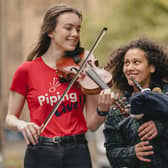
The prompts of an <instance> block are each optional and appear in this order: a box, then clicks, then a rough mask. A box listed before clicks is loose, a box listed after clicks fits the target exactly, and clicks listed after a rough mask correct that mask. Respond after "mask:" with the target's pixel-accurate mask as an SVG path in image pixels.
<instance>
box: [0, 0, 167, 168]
mask: <svg viewBox="0 0 168 168" xmlns="http://www.w3.org/2000/svg"><path fill="white" fill-rule="evenodd" d="M56 3H67V4H70V5H72V6H74V7H76V8H78V9H79V10H81V12H82V13H83V23H82V30H81V42H82V45H83V46H84V47H85V48H87V49H88V50H89V49H90V48H91V46H92V44H93V43H94V41H95V39H96V37H97V35H98V33H99V32H100V31H101V29H102V28H103V27H107V28H108V31H107V33H106V35H105V36H104V37H103V39H102V41H101V42H100V44H99V46H98V47H97V49H96V50H95V53H94V55H95V57H97V59H98V60H99V63H100V66H103V65H104V64H105V63H106V61H107V59H108V55H109V53H110V52H111V51H112V50H113V49H114V48H116V47H119V46H120V45H122V44H124V43H126V42H128V41H129V40H132V39H136V38H138V37H140V36H147V37H150V38H152V39H154V40H157V41H160V42H162V43H164V44H165V45H167V44H168V28H167V27H168V23H167V17H168V1H167V0H141V1H139V0H127V1H123V0H104V1H102V0H47V1H46V0H0V109H1V111H0V114H1V115H0V168H21V167H23V157H24V156H23V155H24V150H25V145H26V144H25V142H24V141H23V138H22V136H21V134H19V133H18V134H16V133H12V132H10V131H9V130H6V128H5V125H4V119H5V115H6V112H7V105H8V90H9V87H10V83H11V80H12V76H13V74H14V72H15V70H16V68H17V67H18V66H19V65H20V64H21V63H22V62H23V61H24V60H25V57H26V56H27V54H28V53H29V51H30V50H31V49H32V48H33V45H34V43H35V42H36V40H37V38H38V34H39V30H40V25H41V22H42V18H43V15H44V13H45V11H46V10H47V8H48V7H50V6H51V5H53V4H56ZM22 117H23V118H24V119H29V116H28V111H27V107H25V109H24V113H23V115H22ZM102 129H103V126H102V127H101V128H100V129H99V130H98V131H97V132H96V133H90V132H89V133H88V139H89V143H90V150H91V153H92V160H93V164H94V168H108V167H109V164H108V161H107V159H106V156H105V150H104V147H103V143H104V137H103V134H102Z"/></svg>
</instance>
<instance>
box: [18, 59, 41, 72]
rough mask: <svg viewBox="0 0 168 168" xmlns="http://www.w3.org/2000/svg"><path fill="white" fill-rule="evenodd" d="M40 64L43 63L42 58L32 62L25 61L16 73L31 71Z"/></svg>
mask: <svg viewBox="0 0 168 168" xmlns="http://www.w3.org/2000/svg"><path fill="white" fill-rule="evenodd" d="M39 62H41V59H40V58H36V59H35V60H32V61H25V62H23V63H22V64H21V65H20V66H19V67H18V68H17V70H16V71H21V72H26V71H29V70H31V69H32V68H33V67H35V66H37V64H38V63H39Z"/></svg>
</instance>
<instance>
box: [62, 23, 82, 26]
mask: <svg viewBox="0 0 168 168" xmlns="http://www.w3.org/2000/svg"><path fill="white" fill-rule="evenodd" d="M66 25H67V26H76V25H74V24H72V23H66V24H65V26H66ZM77 27H81V25H77Z"/></svg>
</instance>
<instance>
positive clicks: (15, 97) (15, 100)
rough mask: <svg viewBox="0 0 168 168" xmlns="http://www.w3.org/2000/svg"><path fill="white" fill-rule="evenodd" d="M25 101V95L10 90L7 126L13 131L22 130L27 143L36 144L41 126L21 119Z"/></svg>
mask: <svg viewBox="0 0 168 168" xmlns="http://www.w3.org/2000/svg"><path fill="white" fill-rule="evenodd" d="M24 103H25V97H24V96H23V95H21V94H19V93H17V92H13V91H11V92H10V95H9V104H8V113H7V116H6V121H5V122H6V126H7V127H8V128H9V129H11V130H13V131H19V132H22V134H23V136H24V138H25V140H26V143H27V144H29V143H30V142H31V143H32V144H35V143H36V142H37V141H38V136H39V135H40V128H39V126H37V125H36V124H35V123H31V122H26V121H23V120H20V119H19V117H20V115H21V112H22V109H23V106H24Z"/></svg>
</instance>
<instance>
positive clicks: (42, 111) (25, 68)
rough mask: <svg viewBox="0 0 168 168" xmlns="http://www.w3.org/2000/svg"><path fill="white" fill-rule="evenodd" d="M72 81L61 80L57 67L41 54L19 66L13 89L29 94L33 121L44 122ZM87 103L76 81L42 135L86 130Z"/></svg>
mask: <svg viewBox="0 0 168 168" xmlns="http://www.w3.org/2000/svg"><path fill="white" fill-rule="evenodd" d="M68 84H69V83H67V82H65V83H60V82H59V78H58V75H57V74H56V70H55V69H52V68H50V67H49V66H47V65H46V64H45V63H44V62H43V60H42V58H41V57H38V58H36V59H35V60H33V61H27V62H24V63H23V64H21V66H20V67H18V69H17V71H16V72H15V74H14V77H13V81H12V84H11V87H10V90H11V91H15V92H18V93H20V94H22V95H24V96H25V97H26V100H27V103H28V107H29V111H30V119H31V122H34V123H36V124H37V125H39V126H41V125H42V123H43V122H44V121H45V119H46V118H47V116H48V115H49V113H50V112H51V110H52V109H53V107H54V105H55V104H56V103H57V102H58V100H59V99H60V97H61V95H62V94H63V93H64V91H65V90H66V88H67V87H68ZM83 107H84V94H83V93H82V92H81V89H80V88H79V87H78V84H77V83H75V84H74V85H73V86H72V87H71V89H70V90H69V92H68V93H67V95H66V96H65V97H64V99H63V101H62V102H61V104H60V106H59V107H58V109H57V110H56V112H55V114H54V115H53V117H52V119H51V120H50V122H49V123H48V125H47V127H46V128H45V129H44V131H43V133H42V136H47V137H54V136H68V135H75V134H81V133H85V132H86V131H87V127H86V121H85V118H84V115H83Z"/></svg>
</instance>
